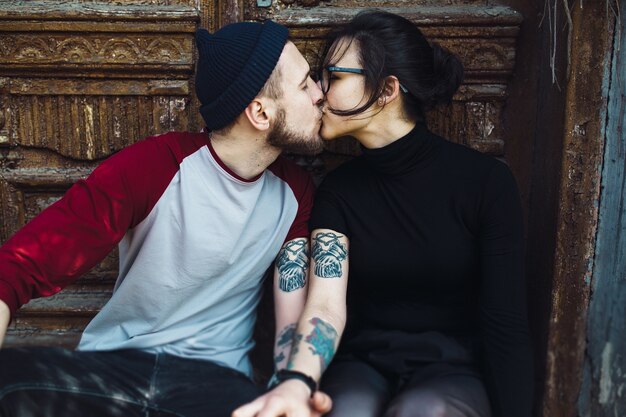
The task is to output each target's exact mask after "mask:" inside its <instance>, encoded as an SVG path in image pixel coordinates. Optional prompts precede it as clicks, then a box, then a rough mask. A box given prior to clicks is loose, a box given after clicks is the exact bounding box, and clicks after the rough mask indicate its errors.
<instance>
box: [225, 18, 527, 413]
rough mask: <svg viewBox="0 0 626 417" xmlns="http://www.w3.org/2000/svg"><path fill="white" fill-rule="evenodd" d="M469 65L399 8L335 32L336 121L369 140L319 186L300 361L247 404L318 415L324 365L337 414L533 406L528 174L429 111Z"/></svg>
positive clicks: (331, 49)
mask: <svg viewBox="0 0 626 417" xmlns="http://www.w3.org/2000/svg"><path fill="white" fill-rule="evenodd" d="M462 75H463V68H462V66H461V63H460V62H459V60H458V59H457V58H456V57H455V56H454V55H451V54H450V53H448V52H446V51H444V50H442V49H441V48H440V47H438V46H436V45H432V46H431V45H430V44H429V43H428V41H427V40H426V39H425V38H424V36H423V35H422V34H421V32H420V31H419V30H418V29H417V28H416V27H415V26H414V25H413V24H411V23H410V22H409V21H407V20H405V19H404V18H402V17H400V16H396V15H393V14H389V13H383V12H378V11H374V12H364V13H361V14H359V15H357V16H356V17H355V18H354V19H353V20H352V21H351V22H350V23H348V24H347V25H346V26H345V27H343V28H341V29H340V30H339V31H337V32H335V33H333V34H331V35H330V37H329V39H328V43H327V47H326V49H325V58H324V63H323V66H322V73H321V77H320V86H321V88H322V91H323V92H324V93H325V102H324V105H323V108H322V110H323V113H324V117H323V128H322V131H321V133H322V136H323V137H324V138H325V139H327V140H332V139H334V138H337V137H341V136H352V137H354V138H355V139H356V140H357V141H358V142H359V143H360V144H361V145H362V149H363V154H362V155H361V156H359V157H357V158H355V159H353V160H351V161H349V162H347V163H345V164H344V165H342V166H341V167H339V168H338V169H336V170H335V171H333V172H331V173H330V174H329V175H328V176H327V177H326V179H325V180H324V182H323V183H322V184H321V186H320V188H319V190H318V192H317V195H316V200H315V204H314V209H313V212H312V215H311V224H310V229H311V230H313V231H312V233H311V243H312V257H311V258H312V260H311V268H310V274H309V275H310V282H309V293H308V296H307V302H306V306H305V308H304V312H303V314H302V317H301V319H300V321H299V323H298V328H297V331H296V334H295V336H294V342H293V349H292V352H291V356H290V359H289V362H288V364H287V370H281V371H278V372H277V374H276V377H275V378H274V383H273V384H272V385H273V386H275V389H273V390H272V391H271V392H270V393H268V394H266V395H264V396H263V397H261V398H259V399H257V400H255V402H253V403H251V404H250V405H248V406H246V407H245V410H243V411H245V412H243V413H241V414H236V415H237V416H240V415H241V416H252V415H255V416H256V415H258V416H260V415H263V416H266V415H267V416H279V415H288V416H292V415H305V414H306V412H305V411H302V410H303V409H302V408H301V407H302V404H306V398H307V395H308V394H310V393H312V392H313V391H315V389H316V381H318V380H319V378H320V376H321V375H322V373H324V374H323V378H322V381H321V390H322V391H324V392H326V393H328V394H330V396H331V398H332V400H333V410H332V411H331V413H330V414H329V415H330V416H332V417H434V416H437V417H443V416H454V417H489V416H495V417H518V416H519V417H529V416H530V414H531V406H532V359H531V352H530V343H529V336H528V329H527V319H526V308H525V299H524V298H525V297H524V282H523V274H522V263H523V254H522V246H523V236H522V213H521V209H520V202H519V197H518V192H517V188H516V184H515V180H514V178H513V176H512V175H511V173H510V171H509V169H508V168H507V167H506V165H505V164H503V163H502V162H500V161H498V160H496V159H494V158H491V157H488V156H485V155H483V154H481V153H479V152H476V151H473V150H471V149H469V148H466V147H463V146H461V145H456V144H453V143H451V142H448V141H446V140H444V139H442V138H440V137H438V136H436V135H434V134H432V133H430V132H429V131H428V129H427V128H426V125H425V118H424V113H425V112H426V111H428V110H430V109H432V108H433V107H435V106H436V105H438V104H443V103H447V102H449V101H450V100H451V98H452V95H453V94H454V93H455V91H456V90H457V88H458V87H459V85H460V83H461V80H462ZM340 339H341V345H340V346H339V348H338V351H337V352H336V355H335V349H336V348H337V346H338V344H339V340H340ZM331 360H332V363H331ZM303 382H304V384H303ZM307 386H308V389H307ZM298 407H300V408H298ZM261 410H262V411H261ZM296 410H299V411H296ZM246 413H247V414H246ZM298 413H302V414H298Z"/></svg>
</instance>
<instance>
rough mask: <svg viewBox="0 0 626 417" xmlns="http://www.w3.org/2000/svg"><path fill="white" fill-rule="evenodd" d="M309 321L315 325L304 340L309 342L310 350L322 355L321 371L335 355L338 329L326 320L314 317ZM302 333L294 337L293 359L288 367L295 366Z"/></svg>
mask: <svg viewBox="0 0 626 417" xmlns="http://www.w3.org/2000/svg"><path fill="white" fill-rule="evenodd" d="M309 323H311V324H312V325H313V327H314V328H313V330H312V331H311V333H309V335H308V336H307V337H306V338H304V341H305V342H306V343H308V344H309V345H310V346H309V350H310V351H311V353H312V354H313V355H318V356H319V357H320V367H321V371H322V372H324V371H325V370H326V368H327V367H328V364H329V363H330V361H331V360H332V358H333V356H335V342H336V341H337V331H336V330H335V329H334V328H333V326H331V325H330V324H328V323H326V322H325V321H324V320H322V319H320V318H318V317H314V318H312V319H311V320H309ZM302 339H303V337H302V335H301V334H297V335H296V337H295V339H294V346H293V348H292V351H291V359H290V360H289V363H288V364H287V369H291V368H293V363H292V361H293V358H294V357H295V354H296V353H297V352H298V351H299V346H300V343H302Z"/></svg>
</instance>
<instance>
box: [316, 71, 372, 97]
mask: <svg viewBox="0 0 626 417" xmlns="http://www.w3.org/2000/svg"><path fill="white" fill-rule="evenodd" d="M333 72H348V73H352V74H361V75H364V74H365V70H364V69H362V68H346V67H326V68H322V70H321V71H320V74H319V80H320V86H321V87H322V93H324V94H326V93H328V90H330V82H331V80H332V78H331V75H332V73H333Z"/></svg>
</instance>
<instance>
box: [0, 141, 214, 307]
mask: <svg viewBox="0 0 626 417" xmlns="http://www.w3.org/2000/svg"><path fill="white" fill-rule="evenodd" d="M189 136H191V138H189V139H190V140H186V141H185V140H183V139H186V138H187V137H186V136H185V135H181V134H168V135H163V136H159V137H155V138H149V139H146V140H144V141H141V142H138V143H136V144H134V145H132V146H129V147H128V148H125V149H124V150H122V151H120V152H118V153H117V154H115V155H113V156H112V157H110V158H109V159H107V160H105V161H104V162H103V163H101V164H100V165H99V166H98V167H97V168H96V169H95V170H94V171H93V173H92V174H91V175H90V176H89V177H88V178H87V179H85V180H80V181H78V182H76V184H74V185H73V186H72V187H71V188H70V189H69V190H68V191H67V193H66V194H65V195H64V196H63V198H62V199H60V200H59V201H57V202H56V203H54V204H52V205H51V206H50V207H48V208H47V209H45V210H44V211H42V212H41V214H39V215H38V216H37V217H35V218H34V219H33V220H32V221H31V222H29V223H28V224H27V225H26V226H24V227H23V228H22V229H21V230H19V231H18V232H17V233H16V234H15V235H14V236H13V237H11V238H10V239H9V240H8V241H7V242H6V243H5V244H4V245H3V246H2V247H1V248H0V299H2V300H3V301H4V302H5V303H7V305H8V306H9V308H10V309H11V312H12V313H13V312H15V310H17V309H18V308H19V307H21V306H22V305H23V304H25V303H27V302H28V301H29V300H30V299H32V298H36V297H43V296H49V295H53V294H55V293H57V292H59V291H60V290H61V289H62V288H63V287H65V286H66V285H68V284H69V283H71V282H73V281H74V280H76V279H77V278H78V277H80V276H81V275H82V274H84V273H85V272H87V271H88V270H89V269H91V268H92V267H93V266H95V265H96V264H97V263H98V262H100V261H101V260H102V259H103V258H104V257H105V256H106V255H107V254H108V253H109V252H110V251H111V250H112V249H113V248H114V247H115V246H116V245H117V243H118V242H119V241H120V240H121V239H122V237H123V236H124V235H125V234H126V231H127V230H128V229H130V228H132V227H134V226H135V225H137V224H138V223H140V222H141V221H142V220H143V219H144V218H145V217H146V216H147V215H148V213H149V212H150V211H151V210H152V208H153V207H154V205H155V204H156V202H157V201H158V199H159V198H160V196H161V194H162V193H163V191H164V190H165V189H166V188H167V185H168V184H169V183H170V181H171V179H172V177H173V176H174V175H175V174H176V172H177V171H178V166H179V163H180V160H182V158H183V157H184V154H188V153H190V152H192V151H193V149H197V147H198V146H199V143H200V142H201V141H202V138H201V137H199V136H198V135H189ZM185 143H186V144H187V146H186V149H185V146H184V145H181V144H185Z"/></svg>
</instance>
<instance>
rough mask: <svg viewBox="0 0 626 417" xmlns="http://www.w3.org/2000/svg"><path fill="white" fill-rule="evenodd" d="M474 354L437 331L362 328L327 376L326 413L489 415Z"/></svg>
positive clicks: (347, 416) (349, 416)
mask: <svg viewBox="0 0 626 417" xmlns="http://www.w3.org/2000/svg"><path fill="white" fill-rule="evenodd" d="M342 343H343V342H342ZM348 352H349V353H348ZM472 356H473V355H472V352H471V349H470V348H468V346H466V345H464V344H463V343H460V342H459V341H458V340H457V339H455V338H451V337H447V336H444V335H442V334H440V333H436V332H430V333H422V334H406V333H402V332H395V331H371V332H363V333H362V334H360V335H359V336H358V337H355V338H353V339H352V340H347V341H346V343H344V351H343V353H340V354H338V355H337V357H336V358H335V359H334V360H333V362H332V363H331V364H330V366H329V368H328V369H327V370H326V372H325V373H324V376H323V377H322V383H321V389H322V391H325V392H326V393H328V394H329V395H330V396H331V397H332V399H333V409H332V411H331V412H330V413H329V414H327V416H328V417H354V416H358V417H490V416H491V411H490V405H489V398H488V396H487V393H486V391H485V388H484V386H483V382H482V379H481V375H480V373H479V372H478V370H477V369H476V367H475V365H474V364H473V357H472Z"/></svg>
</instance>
